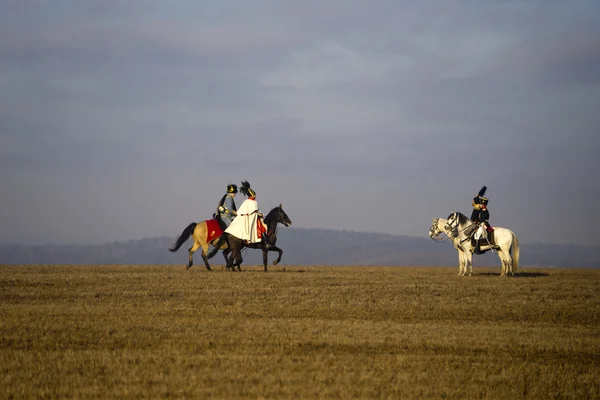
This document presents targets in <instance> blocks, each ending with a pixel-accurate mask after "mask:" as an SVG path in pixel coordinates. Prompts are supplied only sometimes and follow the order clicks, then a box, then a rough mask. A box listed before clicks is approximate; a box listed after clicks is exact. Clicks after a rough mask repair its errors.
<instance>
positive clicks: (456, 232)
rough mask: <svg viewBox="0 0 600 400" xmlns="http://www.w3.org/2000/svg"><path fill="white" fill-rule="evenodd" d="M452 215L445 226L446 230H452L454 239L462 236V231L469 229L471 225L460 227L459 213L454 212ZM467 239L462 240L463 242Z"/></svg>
mask: <svg viewBox="0 0 600 400" xmlns="http://www.w3.org/2000/svg"><path fill="white" fill-rule="evenodd" d="M450 215H451V217H450V218H448V223H447V224H446V226H445V228H446V230H449V231H450V232H452V239H456V238H458V237H459V236H460V233H461V232H464V231H465V230H467V229H469V227H470V225H466V226H465V227H464V228H462V229H458V221H459V219H458V214H457V213H456V212H453V213H452V214H450ZM465 240H466V239H464V240H462V241H461V243H462V242H464V241H465Z"/></svg>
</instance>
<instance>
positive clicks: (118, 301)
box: [0, 265, 600, 399]
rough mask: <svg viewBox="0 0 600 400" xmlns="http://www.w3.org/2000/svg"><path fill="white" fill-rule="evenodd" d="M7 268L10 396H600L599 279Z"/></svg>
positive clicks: (384, 270)
mask: <svg viewBox="0 0 600 400" xmlns="http://www.w3.org/2000/svg"><path fill="white" fill-rule="evenodd" d="M499 270H500V269H499V267H498V268H493V269H492V268H475V269H474V272H475V276H472V277H466V278H464V277H463V278H459V277H457V276H456V273H457V272H458V268H457V267H452V268H450V267H449V268H430V267H306V266H296V267H289V266H288V267H286V268H285V270H284V267H271V269H270V271H269V272H267V273H264V272H262V271H261V269H260V267H245V271H243V272H241V273H239V272H238V273H232V272H226V271H223V269H222V267H220V266H217V267H216V271H214V272H208V271H206V270H205V269H204V268H203V267H200V266H195V267H194V268H193V269H191V270H190V271H186V270H185V267H184V266H183V265H182V266H137V265H131V266H108V265H98V266H0V369H1V372H0V387H1V388H2V389H1V390H0V396H1V397H2V398H85V399H90V398H141V397H143V398H220V399H221V398H223V399H238V398H271V399H281V398H343V399H349V398H394V399H396V398H418V399H421V398H477V399H479V398H492V399H516V398H535V399H549V398H578V399H588V398H589V399H592V398H596V399H598V398H600V269H598V270H557V269H521V270H520V271H519V272H518V276H516V277H514V278H500V277H499V276H498V275H499Z"/></svg>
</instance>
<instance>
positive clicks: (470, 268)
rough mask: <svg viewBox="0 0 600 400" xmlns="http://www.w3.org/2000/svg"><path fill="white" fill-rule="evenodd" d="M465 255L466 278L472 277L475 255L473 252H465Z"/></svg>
mask: <svg viewBox="0 0 600 400" xmlns="http://www.w3.org/2000/svg"><path fill="white" fill-rule="evenodd" d="M464 253H465V259H466V262H465V275H466V276H471V275H473V254H471V252H464Z"/></svg>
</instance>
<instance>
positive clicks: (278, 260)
mask: <svg viewBox="0 0 600 400" xmlns="http://www.w3.org/2000/svg"><path fill="white" fill-rule="evenodd" d="M269 251H276V252H277V253H278V254H279V255H278V256H277V260H275V261H273V265H277V264H279V263H280V262H281V256H282V255H283V250H281V249H280V248H279V247H277V246H271V247H269Z"/></svg>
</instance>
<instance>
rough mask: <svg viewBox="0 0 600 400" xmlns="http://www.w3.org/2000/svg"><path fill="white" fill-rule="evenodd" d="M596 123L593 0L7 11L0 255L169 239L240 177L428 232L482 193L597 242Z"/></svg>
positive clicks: (214, 3)
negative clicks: (14, 248)
mask: <svg viewBox="0 0 600 400" xmlns="http://www.w3.org/2000/svg"><path fill="white" fill-rule="evenodd" d="M599 127H600V7H598V2H597V0H589V1H586V0H573V1H564V0H530V1H526V0H523V1H519V0H410V1H398V0H368V1H367V0H364V1H357V0H329V1H324V0H318V1H317V0H302V1H283V0H253V1H245V0H239V1H232V0H231V1H229V0H205V1H196V0H180V1H174V0H173V1H166V0H165V1H157V0H102V1H100V0H97V1H83V0H71V1H66V0H52V1H50V0H47V1H42V0H39V1H33V0H3V1H0V227H1V229H0V243H23V244H51V243H69V244H71V243H72V244H80V243H104V242H108V241H114V240H117V241H121V240H129V239H139V238H143V237H155V236H173V237H175V236H176V235H178V234H179V233H181V230H182V229H183V228H184V227H185V226H186V225H187V224H188V223H190V222H193V221H201V220H204V219H207V218H209V217H210V216H211V215H212V213H213V211H214V208H215V206H216V203H217V201H218V200H219V199H220V197H221V196H222V195H223V193H224V191H225V188H226V186H227V184H228V183H230V182H231V183H237V184H238V185H239V183H240V181H241V180H248V181H249V182H250V183H251V184H252V187H253V188H254V189H255V190H256V192H257V193H258V201H259V204H260V207H261V209H262V210H263V211H265V212H267V211H269V210H270V209H271V208H272V207H274V206H276V205H278V204H279V203H283V207H284V209H285V210H286V212H287V213H288V215H289V216H290V218H291V219H292V221H293V226H294V227H300V228H327V229H343V230H355V231H372V232H386V233H393V234H406V235H415V236H422V237H426V236H427V232H428V230H429V226H430V224H431V218H432V217H446V216H447V215H448V214H449V213H450V212H451V211H452V210H455V209H456V210H460V211H462V212H463V213H465V214H470V212H471V204H470V202H471V198H472V197H473V196H474V195H475V194H476V193H477V191H478V190H479V188H480V187H481V186H482V185H487V186H488V197H489V198H490V213H491V219H490V221H491V222H492V224H493V225H497V226H503V227H507V228H510V229H512V230H513V231H514V232H515V233H516V234H517V236H518V237H519V239H520V241H521V242H522V243H534V242H542V243H587V244H597V243H598V240H597V232H596V231H597V227H595V226H597V225H598V224H600V217H599V215H600V211H599V210H598V207H597V204H598V202H599V201H600V198H599V195H600V190H599V184H598V180H599V179H598V174H600V161H599V157H598V152H599V150H600V130H599ZM242 200H243V196H241V195H238V197H237V203H238V205H239V204H241V202H242ZM594 225H595V226H594Z"/></svg>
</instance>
